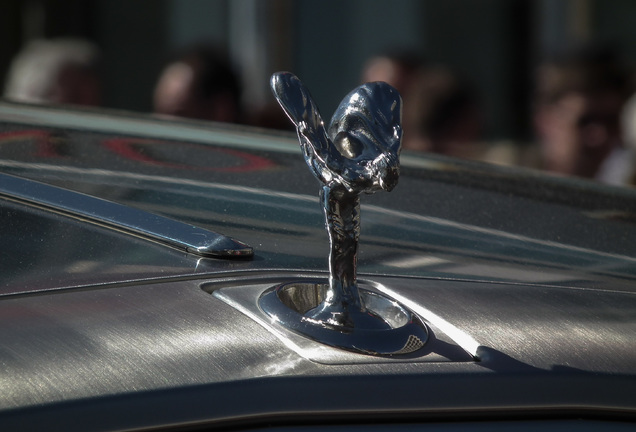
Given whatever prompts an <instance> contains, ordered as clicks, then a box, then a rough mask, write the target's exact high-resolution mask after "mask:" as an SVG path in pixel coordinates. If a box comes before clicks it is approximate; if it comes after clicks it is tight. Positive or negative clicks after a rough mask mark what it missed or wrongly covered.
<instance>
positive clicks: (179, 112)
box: [153, 44, 242, 123]
mask: <svg viewBox="0 0 636 432" xmlns="http://www.w3.org/2000/svg"><path fill="white" fill-rule="evenodd" d="M153 107H154V112H155V113H157V114H164V115H171V116H179V117H188V118H194V119H200V120H210V121H217V122H229V123H239V122H241V121H242V109H241V86H240V83H239V78H238V76H237V75H236V74H235V72H234V70H233V69H232V67H231V65H230V61H229V60H228V58H227V57H226V56H225V54H223V53H222V52H221V51H219V50H217V49H216V48H214V47H211V46H208V45H204V44H198V45H194V46H191V47H188V48H187V49H185V50H184V51H183V52H181V53H180V54H179V55H178V56H177V57H176V58H175V59H174V60H172V61H170V62H169V63H168V64H167V65H166V66H165V68H164V69H163V70H162V72H161V74H160V76H159V79H158V81H157V84H156V87H155V90H154V95H153Z"/></svg>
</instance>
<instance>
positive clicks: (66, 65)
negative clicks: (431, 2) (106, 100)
mask: <svg viewBox="0 0 636 432" xmlns="http://www.w3.org/2000/svg"><path fill="white" fill-rule="evenodd" d="M99 63H100V52H99V49H98V48H97V47H96V46H95V45H93V44H91V43H90V42H87V41H84V40H77V39H56V40H37V41H33V42H31V43H29V44H28V45H27V46H26V47H25V48H24V50H23V51H22V52H21V53H19V55H18V56H16V58H15V59H14V61H13V62H12V64H11V67H10V69H9V71H8V73H7V78H6V82H5V88H4V97H5V98H7V99H11V100H16V101H22V102H29V103H61V104H74V105H86V106H99V105H101V103H102V97H101V96H102V88H101V79H100V64H99ZM633 72H634V71H632V70H631V68H629V67H628V66H627V65H626V64H625V63H624V62H623V61H622V59H621V58H620V56H619V55H618V54H617V53H616V52H614V51H613V50H612V49H610V48H608V47H602V46H592V45H590V46H585V47H580V48H577V49H574V50H571V51H568V52H563V53H561V54H559V55H556V56H554V57H552V58H549V59H545V60H544V61H543V62H542V63H541V64H539V65H538V66H537V68H536V71H535V77H534V78H535V79H534V90H533V98H532V99H533V100H532V109H531V110H530V111H531V113H532V119H529V120H530V121H531V123H532V126H533V133H534V139H533V140H532V141H534V142H531V143H517V144H513V143H508V144H493V143H488V142H487V141H486V140H485V139H484V136H483V134H484V127H483V125H484V119H483V118H482V116H483V113H484V109H483V106H482V103H481V100H480V96H479V93H478V92H477V90H476V89H475V88H474V87H473V86H472V85H471V83H470V82H469V81H468V80H467V79H465V77H462V76H459V75H458V74H456V73H455V72H454V71H453V70H451V69H450V68H448V67H446V66H444V65H439V64H434V63H430V62H426V61H424V60H423V59H422V58H420V57H419V56H418V55H416V54H414V53H411V52H399V51H395V52H387V53H383V54H380V55H377V56H374V57H372V58H370V59H368V61H367V62H366V63H365V65H364V67H363V69H362V70H361V74H360V82H361V83H362V82H372V81H385V82H387V83H389V84H391V85H392V86H393V87H395V88H396V89H397V90H398V91H399V92H400V94H401V95H402V98H403V128H404V141H403V149H404V150H405V151H412V152H433V153H438V154H443V155H448V156H453V157H459V158H467V159H474V160H482V161H487V162H494V163H501V164H508V165H520V166H525V167H531V168H538V169H543V170H546V171H549V172H552V173H555V174H560V175H571V176H579V177H586V178H593V179H597V180H599V181H602V182H606V183H612V184H622V185H636V156H635V152H636V96H635V91H636V88H634V73H633ZM149 97H152V106H153V111H154V112H155V114H157V115H161V116H178V117H187V118H193V119H200V120H209V121H216V122H230V123H240V124H248V125H256V126H261V127H269V128H290V126H291V124H290V123H288V122H287V120H286V119H285V118H284V116H283V114H282V111H281V110H280V109H278V107H276V106H274V105H271V106H268V107H266V108H264V109H261V110H258V111H253V110H248V109H246V107H244V106H243V105H242V100H243V99H242V90H241V83H240V79H239V76H238V75H237V73H236V72H235V70H234V69H233V67H232V65H231V62H230V61H229V59H228V57H227V55H226V54H225V53H223V52H222V51H220V50H218V49H216V48H215V47H211V46H209V45H205V44H199V45H193V46H190V47H187V48H186V49H184V50H182V51H180V52H178V53H176V54H175V56H174V57H173V58H171V59H170V60H169V61H168V62H167V63H166V64H165V66H164V67H163V69H162V70H160V71H157V77H156V85H155V88H154V93H153V94H152V95H151V96H150V95H149Z"/></svg>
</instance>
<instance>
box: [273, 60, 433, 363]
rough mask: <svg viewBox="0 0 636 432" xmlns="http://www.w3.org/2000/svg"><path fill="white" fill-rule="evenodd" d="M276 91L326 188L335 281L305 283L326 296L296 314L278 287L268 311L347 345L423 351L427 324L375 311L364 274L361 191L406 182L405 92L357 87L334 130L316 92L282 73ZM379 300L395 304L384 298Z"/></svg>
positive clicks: (375, 86)
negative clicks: (363, 286) (361, 282)
mask: <svg viewBox="0 0 636 432" xmlns="http://www.w3.org/2000/svg"><path fill="white" fill-rule="evenodd" d="M271 87H272V90H273V92H274V95H275V97H276V99H277V100H278V102H279V104H280V105H281V107H282V108H283V110H284V111H285V113H286V114H287V116H288V117H289V118H290V119H291V121H292V122H293V123H294V125H295V126H296V129H297V132H298V139H299V141H300V146H301V149H302V152H303V155H304V157H305V162H306V163H307V166H309V168H310V170H311V172H312V173H313V174H314V176H315V177H316V178H317V179H318V180H320V181H321V182H322V184H323V186H322V189H321V194H320V196H321V202H322V206H323V210H324V213H325V219H326V226H327V232H328V234H329V244H330V247H331V249H330V253H329V284H328V285H327V286H326V287H325V289H324V290H323V289H322V286H321V285H317V284H314V285H311V286H308V285H303V286H304V287H305V290H315V291H317V292H318V291H320V292H321V293H322V294H324V295H322V294H321V296H320V297H321V299H320V301H319V302H318V303H316V304H314V305H312V307H310V308H304V310H302V311H299V310H293V311H292V310H291V309H293V308H290V305H289V304H287V303H286V302H285V301H284V300H283V299H282V298H281V295H283V294H284V293H285V292H286V289H285V288H284V287H278V288H275V289H273V290H272V292H271V293H270V294H271V295H265V296H263V298H262V301H261V306H262V307H263V309H264V310H265V312H266V313H268V314H270V315H272V316H277V317H280V323H281V324H282V325H284V326H287V327H291V328H293V329H294V330H295V331H297V332H299V333H302V334H306V335H307V336H309V337H311V338H314V339H317V340H321V341H323V342H325V343H327V344H330V345H334V346H338V347H340V348H344V349H351V350H355V351H358V352H363V353H369V354H381V355H400V354H407V353H411V352H414V351H417V350H418V349H420V348H421V347H422V346H423V345H424V343H425V342H426V330H425V329H423V325H421V324H420V323H419V320H418V319H417V318H416V317H415V318H413V319H412V318H411V317H412V315H411V313H410V312H408V311H407V310H404V311H403V314H404V315H405V316H406V317H408V318H405V320H404V321H403V322H401V323H400V324H399V325H395V324H394V323H392V322H391V319H388V318H387V317H386V315H385V313H386V312H387V308H385V307H380V308H378V309H375V310H374V309H372V308H371V307H370V305H369V303H370V300H371V298H372V297H369V295H368V294H367V295H364V296H363V295H361V294H362V293H361V292H360V291H359V289H358V284H357V276H356V267H357V261H358V241H359V237H360V194H361V193H363V192H364V193H373V192H375V191H377V190H386V191H391V190H392V189H393V188H394V187H395V185H396V184H397V181H398V177H399V170H400V163H399V154H400V147H401V139H402V127H401V121H402V99H401V97H400V95H399V93H398V92H397V90H395V89H394V88H393V87H391V86H390V85H388V84H386V83H383V82H374V83H367V84H363V85H361V86H359V87H357V88H356V89H354V90H353V91H352V92H351V93H349V94H348V95H347V96H346V97H345V98H344V99H343V101H342V102H341V103H340V106H339V107H338V109H337V110H336V112H335V113H334V115H333V117H332V119H331V122H330V124H329V128H328V131H327V130H325V127H324V122H323V120H322V117H321V116H320V112H319V111H318V108H317V106H316V104H315V103H314V102H313V99H312V97H311V95H310V94H309V90H308V89H307V88H306V87H305V86H304V85H303V83H302V82H301V81H300V80H299V79H298V78H297V77H296V76H295V75H293V74H290V73H288V72H279V73H276V74H274V75H273V76H272V79H271ZM323 291H324V293H323ZM365 298H366V299H367V300H366V302H365ZM378 299H382V300H381V301H382V302H385V303H388V304H391V303H394V302H393V301H392V300H390V299H387V298H384V297H381V296H379V297H378ZM379 302H380V300H376V301H375V303H376V304H378V303H379ZM281 303H283V305H284V307H280V306H281ZM391 338H393V340H392V341H391V342H389V340H391Z"/></svg>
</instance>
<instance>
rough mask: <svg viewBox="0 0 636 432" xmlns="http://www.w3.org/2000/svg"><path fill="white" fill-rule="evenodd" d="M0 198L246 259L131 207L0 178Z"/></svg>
mask: <svg viewBox="0 0 636 432" xmlns="http://www.w3.org/2000/svg"><path fill="white" fill-rule="evenodd" d="M0 197H4V198H6V199H10V200H13V201H18V202H22V203H26V204H28V205H32V206H36V207H38V208H43V209H47V210H50V211H53V212H56V213H61V214H64V215H66V216H70V217H73V218H75V219H80V220H85V221H89V222H91V223H95V224H98V225H101V226H107V227H110V228H113V229H115V230H118V231H123V232H128V233H132V234H134V235H137V236H142V237H144V238H147V239H149V240H152V241H155V242H159V243H164V244H167V245H169V246H172V247H176V248H179V249H182V250H184V251H186V252H189V253H193V254H196V255H200V256H204V257H215V258H227V257H250V256H252V255H253V254H254V251H253V250H252V248H251V247H250V246H248V245H247V244H245V243H243V242H240V241H238V240H234V239H232V238H229V237H226V236H224V235H221V234H217V233H215V232H212V231H209V230H205V229H202V228H198V227H195V226H192V225H187V224H184V223H182V222H178V221H176V220H172V219H168V218H165V217H163V216H159V215H155V214H151V213H148V212H145V211H142V210H138V209H135V208H132V207H127V206H123V205H120V204H117V203H113V202H110V201H106V200H103V199H99V198H96V197H92V196H89V195H84V194H80V193H76V192H71V191H68V190H65V189H61V188H58V187H55V186H51V185H47V184H43V183H38V182H34V181H32V180H27V179H22V178H19V177H15V176H11V175H7V174H0Z"/></svg>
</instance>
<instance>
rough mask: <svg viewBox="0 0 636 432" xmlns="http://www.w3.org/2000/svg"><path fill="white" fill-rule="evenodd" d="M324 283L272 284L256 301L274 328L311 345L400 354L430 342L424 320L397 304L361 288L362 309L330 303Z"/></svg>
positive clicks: (383, 354)
mask: <svg viewBox="0 0 636 432" xmlns="http://www.w3.org/2000/svg"><path fill="white" fill-rule="evenodd" d="M328 290H329V284H328V282H327V281H315V282H314V281H312V282H307V281H303V282H292V283H286V284H281V285H277V286H274V287H272V288H270V289H269V290H267V291H265V292H264V293H263V295H262V296H261V297H260V299H259V306H260V308H261V309H262V310H263V311H264V312H265V313H266V314H267V315H268V316H269V317H270V318H271V319H272V321H274V322H276V323H277V324H279V325H281V326H283V327H285V328H287V329H289V330H291V331H293V332H295V333H298V334H301V335H303V336H306V337H309V338H311V339H313V340H315V341H318V342H321V343H324V344H327V345H329V346H333V347H336V348H341V349H345V350H348V351H353V352H356V353H361V354H370V355H378V356H400V355H407V354H411V353H414V352H416V351H417V350H419V349H420V348H422V347H423V346H424V344H425V343H426V341H427V339H428V330H427V328H426V325H425V324H424V322H423V321H422V320H421V319H420V318H419V317H418V316H417V315H415V314H414V313H413V312H411V311H410V310H408V309H406V308H405V307H403V306H402V305H400V304H399V303H397V302H396V301H395V300H393V299H390V298H388V297H386V296H384V295H381V294H379V293H377V292H373V291H370V290H368V289H365V288H364V285H363V284H362V285H361V286H360V287H359V294H360V304H361V308H357V307H349V306H348V305H347V304H333V303H329V302H328V299H326V298H325V297H326V295H327V293H328Z"/></svg>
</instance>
